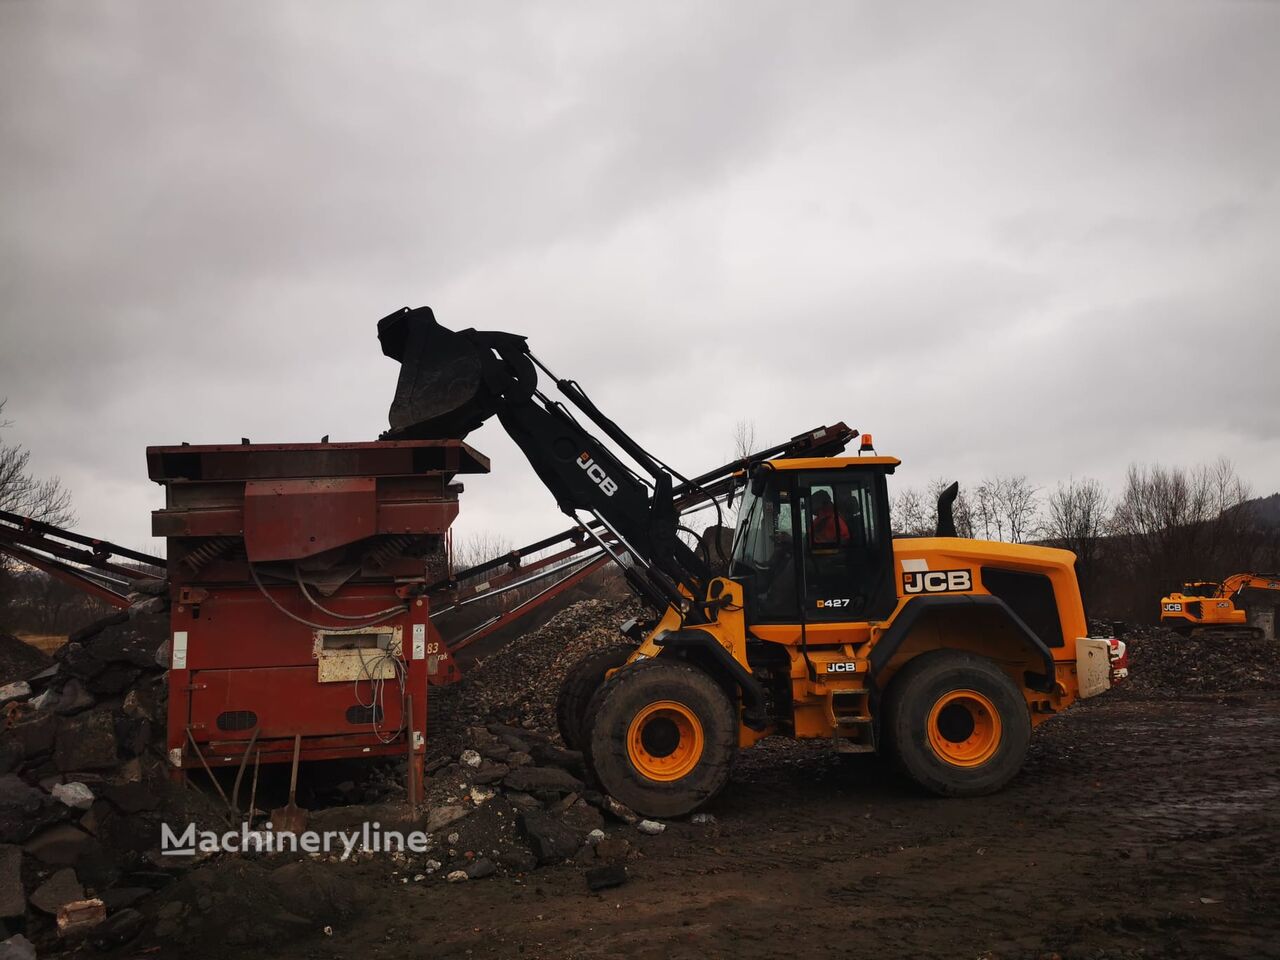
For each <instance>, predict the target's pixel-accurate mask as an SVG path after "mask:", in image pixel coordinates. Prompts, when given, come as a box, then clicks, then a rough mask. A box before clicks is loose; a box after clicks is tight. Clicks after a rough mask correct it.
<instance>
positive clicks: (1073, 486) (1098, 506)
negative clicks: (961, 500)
mask: <svg viewBox="0 0 1280 960" xmlns="http://www.w3.org/2000/svg"><path fill="white" fill-rule="evenodd" d="M1109 499H1110V498H1109V497H1108V496H1107V491H1106V490H1105V489H1104V488H1103V486H1102V484H1101V483H1099V482H1098V481H1097V480H1093V479H1090V478H1088V477H1086V478H1084V479H1083V480H1076V479H1075V478H1074V477H1072V478H1071V479H1069V480H1066V481H1064V482H1062V483H1059V484H1058V486H1057V487H1056V488H1055V489H1054V491H1053V492H1052V493H1051V494H1049V496H1048V497H1047V498H1046V499H1045V518H1044V526H1043V531H1044V536H1045V537H1046V538H1047V539H1048V540H1049V541H1050V542H1052V543H1053V544H1054V545H1055V546H1060V547H1062V548H1063V549H1066V550H1070V551H1072V552H1073V553H1074V554H1075V555H1076V566H1077V576H1078V577H1079V580H1080V588H1081V589H1082V590H1083V591H1084V593H1085V595H1086V596H1091V595H1092V594H1093V591H1094V587H1095V585H1096V583H1097V576H1098V566H1099V564H1100V562H1101V559H1102V555H1103V537H1104V536H1105V535H1106V532H1107V522H1108V516H1107V511H1108V509H1109Z"/></svg>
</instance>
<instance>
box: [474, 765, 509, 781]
mask: <svg viewBox="0 0 1280 960" xmlns="http://www.w3.org/2000/svg"><path fill="white" fill-rule="evenodd" d="M510 771H511V768H510V767H508V766H507V765H506V764H505V763H493V762H492V761H490V760H485V761H484V762H483V763H481V764H480V766H479V768H478V769H477V770H476V772H475V773H474V774H473V775H472V777H471V782H472V783H475V784H480V785H487V784H490V783H497V782H498V781H499V780H501V779H502V778H503V777H505V776H506V775H507V774H508V773H509V772H510Z"/></svg>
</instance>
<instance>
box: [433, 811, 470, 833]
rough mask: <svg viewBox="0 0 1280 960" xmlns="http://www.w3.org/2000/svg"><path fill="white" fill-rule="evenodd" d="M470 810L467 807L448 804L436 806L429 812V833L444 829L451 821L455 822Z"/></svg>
mask: <svg viewBox="0 0 1280 960" xmlns="http://www.w3.org/2000/svg"><path fill="white" fill-rule="evenodd" d="M469 812H470V811H469V810H468V809H467V808H466V807H461V806H447V807H436V808H434V809H433V810H431V811H430V812H429V813H428V814H427V824H426V831H427V833H435V832H437V831H438V830H443V829H444V828H445V827H447V826H449V824H451V823H455V822H456V821H458V820H461V819H462V818H463V817H465V816H466V815H467V814H468V813H469Z"/></svg>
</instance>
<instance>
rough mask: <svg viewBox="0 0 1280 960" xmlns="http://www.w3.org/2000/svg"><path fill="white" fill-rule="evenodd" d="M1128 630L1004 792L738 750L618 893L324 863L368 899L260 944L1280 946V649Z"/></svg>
mask: <svg viewBox="0 0 1280 960" xmlns="http://www.w3.org/2000/svg"><path fill="white" fill-rule="evenodd" d="M1129 639H1130V641H1131V643H1132V646H1131V649H1132V651H1133V653H1134V668H1133V669H1134V673H1135V682H1134V683H1132V684H1130V685H1129V686H1128V687H1127V688H1122V689H1120V690H1116V691H1113V692H1111V693H1108V694H1105V695H1103V696H1101V697H1099V698H1097V699H1096V700H1094V701H1090V702H1088V703H1085V704H1081V705H1078V706H1077V707H1075V708H1073V709H1072V710H1071V711H1069V712H1068V713H1067V714H1065V715H1064V716H1062V717H1060V718H1057V719H1054V720H1052V721H1050V722H1049V723H1047V724H1045V725H1044V726H1043V727H1041V728H1040V729H1039V730H1038V731H1037V732H1036V735H1035V736H1034V738H1033V743H1032V749H1031V754H1030V757H1029V758H1028V761H1027V764H1026V766H1025V768H1024V770H1023V771H1022V773H1021V774H1020V775H1019V776H1018V777H1017V778H1016V779H1015V780H1014V782H1013V783H1012V784H1011V785H1010V786H1009V787H1008V788H1006V789H1005V790H1003V791H1002V792H1000V793H998V794H996V795H993V796H990V797H986V798H981V799H973V800H940V799H935V798H932V797H927V796H922V795H920V794H919V793H918V792H916V791H915V790H913V789H912V788H911V787H909V786H907V785H906V784H904V783H903V782H902V781H900V780H899V779H898V778H896V777H895V776H893V775H892V774H891V773H890V772H888V771H886V770H885V769H884V768H883V767H882V765H881V764H880V763H879V762H878V761H876V760H875V759H874V758H863V759H866V760H867V762H859V763H852V764H850V763H842V762H841V761H840V760H839V759H838V758H836V757H834V756H833V755H832V754H831V753H830V752H829V751H828V750H827V749H825V748H824V745H822V744H795V743H791V742H787V741H772V740H770V741H765V742H764V743H762V744H760V745H759V746H757V747H756V748H753V749H752V750H749V751H745V752H744V753H743V754H742V755H741V757H740V759H739V763H738V765H737V768H736V769H735V772H734V775H733V779H732V781H731V783H730V786H729V788H728V789H727V790H726V791H725V793H724V794H723V795H722V796H721V797H720V798H719V799H718V800H717V801H716V803H715V804H714V805H713V806H712V807H711V808H710V812H711V813H713V814H714V816H715V817H716V822H715V823H712V824H710V825H695V824H693V823H691V822H673V823H671V824H669V825H668V828H667V830H666V832H665V833H663V834H661V835H659V836H644V835H641V834H640V833H639V832H638V831H637V830H636V829H635V828H634V827H628V826H624V825H622V824H621V823H619V822H617V821H615V820H613V819H611V818H609V819H607V820H606V823H605V830H606V832H607V833H608V834H609V836H610V837H611V838H621V839H625V840H627V841H629V842H630V844H631V846H632V853H631V856H630V858H629V859H627V860H626V871H627V877H628V879H627V882H626V883H625V884H624V885H622V886H620V887H616V888H613V889H608V890H604V891H601V892H599V893H592V892H589V891H588V888H587V877H586V874H587V871H588V869H590V868H591V866H593V865H592V864H587V863H582V864H579V863H572V862H571V863H566V864H563V865H560V866H553V867H544V868H540V869H538V870H536V871H533V872H530V873H525V874H523V875H522V874H517V873H506V874H503V875H499V876H497V877H494V878H490V879H486V880H476V881H470V882H465V883H459V884H445V883H443V882H439V880H438V879H436V880H435V881H434V882H433V881H432V880H430V879H428V880H426V881H425V882H418V880H417V879H416V878H415V877H414V875H413V871H412V870H409V871H406V870H404V869H403V868H402V867H399V866H397V865H396V864H395V863H392V862H388V861H387V860H385V859H375V860H366V861H363V862H360V863H344V864H329V865H326V866H327V868H328V869H329V870H331V871H333V876H334V877H336V878H337V879H338V880H339V882H340V884H341V886H342V888H343V889H345V890H350V891H357V892H358V897H357V899H358V903H357V904H356V905H354V906H352V907H351V908H350V909H344V910H342V911H338V910H336V909H335V911H334V912H333V914H332V916H326V915H324V914H323V913H319V914H315V915H313V917H311V918H309V921H308V922H300V923H299V928H298V930H297V931H296V935H294V936H288V937H278V938H272V939H270V940H269V941H265V942H264V941H263V940H262V939H260V938H255V946H256V953H257V955H260V956H279V957H288V958H298V960H303V958H307V960H313V958H351V960H369V958H378V957H385V958H399V957H406V958H408V957H419V956H427V955H429V956H433V957H495V958H497V957H502V958H508V957H581V958H595V957H600V958H605V957H628V958H654V960H676V958H684V957H689V958H703V957H730V956H732V957H734V958H737V960H746V958H764V957H777V956H794V955H809V956H820V957H825V956H851V957H854V956H857V957H862V956H866V957H875V958H878V960H882V958H897V957H902V958H913V960H914V958H918V957H969V958H974V957H977V958H983V957H1005V958H1007V957H1026V958H1040V957H1053V956H1059V957H1061V958H1066V960H1070V958H1138V957H1240V958H1246V957H1247V958H1254V957H1264V956H1280V943H1278V941H1277V938H1278V937H1280V915H1278V914H1277V911H1276V910H1275V904H1276V903H1277V902H1280V844H1277V838H1278V831H1277V826H1278V823H1277V811H1278V810H1280V771H1278V770H1277V767H1276V757H1277V756H1278V755H1280V693H1278V692H1276V691H1275V690H1273V689H1267V687H1269V686H1274V677H1275V674H1274V672H1272V671H1271V667H1270V665H1271V664H1272V663H1273V659H1272V658H1273V656H1274V650H1273V649H1271V648H1255V647H1253V646H1246V647H1244V648H1239V649H1237V651H1236V653H1237V656H1236V657H1232V656H1231V651H1212V652H1208V653H1205V652H1204V651H1202V653H1204V656H1202V657H1199V658H1197V657H1194V656H1187V655H1186V653H1187V650H1188V649H1189V648H1187V647H1184V646H1181V645H1180V644H1183V643H1185V642H1186V641H1183V640H1182V638H1176V637H1172V635H1168V637H1166V636H1164V635H1163V634H1162V633H1160V634H1157V633H1156V632H1154V631H1153V632H1151V633H1149V634H1148V635H1146V636H1142V637H1135V636H1130V637H1129ZM1206 658H1217V659H1206ZM1245 660H1247V661H1249V663H1248V664H1245V665H1242V664H1241V662H1240V661H1245ZM1211 663H1212V664H1217V665H1218V666H1215V667H1213V668H1212V669H1210V664H1211ZM1144 669H1145V670H1146V671H1147V673H1146V675H1145V677H1144V678H1143V679H1142V680H1141V681H1138V675H1139V674H1140V671H1142V670H1144ZM1193 678H1194V682H1193ZM501 699H502V698H498V701H499V702H501ZM507 706H509V705H507ZM464 839H465V838H464ZM206 869H210V870H215V871H216V870H223V869H225V870H230V869H232V867H231V866H226V867H223V866H222V865H221V864H214V865H211V866H210V867H209V868H206ZM229 882H230V881H229ZM246 909H247V910H249V912H252V909H251V905H246ZM325 926H328V927H330V928H331V932H330V933H327V934H326V933H324V932H323V928H324V927H325ZM135 946H137V945H136V944H135ZM185 952H186V955H187V956H193V957H202V956H209V957H214V956H221V955H222V948H221V947H220V946H219V945H218V944H216V943H213V942H209V943H207V944H201V943H196V944H192V945H191V946H190V947H189V948H188V949H187V950H186V951H185Z"/></svg>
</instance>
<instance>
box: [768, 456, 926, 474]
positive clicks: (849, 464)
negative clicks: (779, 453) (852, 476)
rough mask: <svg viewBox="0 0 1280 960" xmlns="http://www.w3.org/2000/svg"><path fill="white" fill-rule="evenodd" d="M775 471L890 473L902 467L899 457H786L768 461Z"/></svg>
mask: <svg viewBox="0 0 1280 960" xmlns="http://www.w3.org/2000/svg"><path fill="white" fill-rule="evenodd" d="M766 462H767V463H768V464H769V466H771V467H773V469H775V470H845V469H855V468H857V467H868V468H869V467H879V468H880V469H882V470H883V469H884V468H885V467H888V468H889V470H890V471H892V470H893V468H894V467H897V466H900V465H901V464H902V461H901V460H899V459H898V458H897V457H785V458H780V459H778V460H769V461H766Z"/></svg>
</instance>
